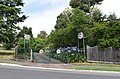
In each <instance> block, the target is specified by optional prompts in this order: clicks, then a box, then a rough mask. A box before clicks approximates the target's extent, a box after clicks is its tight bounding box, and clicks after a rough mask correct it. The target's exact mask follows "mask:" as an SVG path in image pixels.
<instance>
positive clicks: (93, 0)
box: [70, 0, 103, 13]
mask: <svg viewBox="0 0 120 79" xmlns="http://www.w3.org/2000/svg"><path fill="white" fill-rule="evenodd" d="M102 1H103V0H71V1H70V6H71V7H72V8H79V9H81V10H83V11H85V12H86V13H90V9H91V8H94V6H95V5H97V4H101V2H102Z"/></svg>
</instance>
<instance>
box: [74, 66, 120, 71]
mask: <svg viewBox="0 0 120 79" xmlns="http://www.w3.org/2000/svg"><path fill="white" fill-rule="evenodd" d="M74 69H75V70H96V71H114V72H120V68H78V67H77V68H74Z"/></svg>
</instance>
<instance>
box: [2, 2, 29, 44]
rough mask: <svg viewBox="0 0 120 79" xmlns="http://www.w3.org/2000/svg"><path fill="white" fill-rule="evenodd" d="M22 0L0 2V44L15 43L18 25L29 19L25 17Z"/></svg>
mask: <svg viewBox="0 0 120 79" xmlns="http://www.w3.org/2000/svg"><path fill="white" fill-rule="evenodd" d="M23 5H24V3H23V1H22V0H0V39H1V41H0V42H4V43H6V44H8V43H13V42H14V36H15V34H16V30H18V29H19V27H18V26H17V23H19V22H23V21H24V20H25V19H26V18H27V17H26V16H25V15H23V12H22V11H21V7H23Z"/></svg>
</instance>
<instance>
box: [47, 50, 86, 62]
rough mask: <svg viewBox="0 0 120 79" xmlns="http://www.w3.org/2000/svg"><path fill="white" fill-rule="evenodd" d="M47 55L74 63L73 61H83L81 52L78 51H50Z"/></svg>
mask: <svg viewBox="0 0 120 79" xmlns="http://www.w3.org/2000/svg"><path fill="white" fill-rule="evenodd" d="M47 55H48V56H50V57H52V58H55V59H58V60H60V61H62V62H65V63H75V62H77V63H79V62H84V61H85V59H84V55H83V53H80V52H71V53H69V52H64V53H60V54H56V53H55V52H51V53H47Z"/></svg>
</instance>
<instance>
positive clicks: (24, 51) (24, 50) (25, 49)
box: [16, 37, 31, 59]
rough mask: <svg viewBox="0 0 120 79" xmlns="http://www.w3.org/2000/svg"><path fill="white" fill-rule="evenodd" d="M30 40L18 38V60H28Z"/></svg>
mask: <svg viewBox="0 0 120 79" xmlns="http://www.w3.org/2000/svg"><path fill="white" fill-rule="evenodd" d="M30 44H31V43H30V40H24V38H22V37H21V38H19V41H18V46H17V47H16V57H17V58H18V59H28V58H29V57H30V50H31V47H30Z"/></svg>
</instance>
